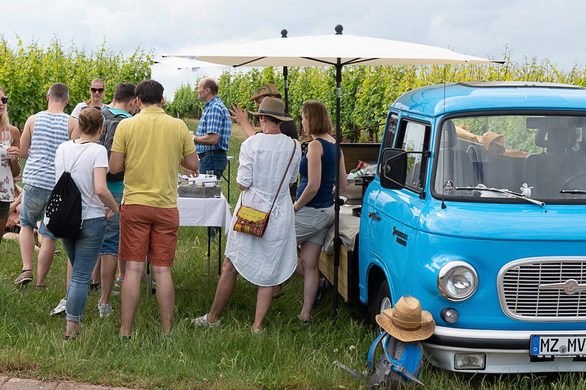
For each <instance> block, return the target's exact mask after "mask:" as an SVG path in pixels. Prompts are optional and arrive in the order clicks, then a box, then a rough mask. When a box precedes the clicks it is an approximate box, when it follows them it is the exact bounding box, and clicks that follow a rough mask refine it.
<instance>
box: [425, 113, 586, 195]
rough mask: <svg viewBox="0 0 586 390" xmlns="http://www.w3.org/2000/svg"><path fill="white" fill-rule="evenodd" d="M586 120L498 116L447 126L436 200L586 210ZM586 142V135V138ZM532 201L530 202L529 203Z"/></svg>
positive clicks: (455, 121) (437, 169)
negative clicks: (573, 205) (582, 206)
mask: <svg viewBox="0 0 586 390" xmlns="http://www.w3.org/2000/svg"><path fill="white" fill-rule="evenodd" d="M583 129H584V130H586V117H582V116H553V115H552V116H530V115H494V116H470V117H461V118H452V119H449V120H446V121H444V123H443V125H442V129H441V133H440V141H439V142H440V147H439V153H438V155H437V164H435V182H434V186H433V188H434V192H435V194H434V195H435V196H438V197H443V198H445V199H454V200H461V201H466V200H468V201H477V202H478V201H486V202H495V201H503V200H506V201H507V202H511V203H514V202H518V203H527V200H528V199H529V202H531V203H535V204H541V205H542V204H543V203H544V202H545V203H546V204H549V203H579V204H586V144H585V141H584V140H583V137H582V130H583ZM585 136H586V135H585ZM523 198H527V199H523Z"/></svg>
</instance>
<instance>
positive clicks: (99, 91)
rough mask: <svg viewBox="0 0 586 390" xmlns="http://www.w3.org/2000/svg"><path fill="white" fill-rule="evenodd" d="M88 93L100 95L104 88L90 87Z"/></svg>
mask: <svg viewBox="0 0 586 390" xmlns="http://www.w3.org/2000/svg"><path fill="white" fill-rule="evenodd" d="M90 91H92V93H96V92H98V93H102V92H104V88H94V87H92V88H90Z"/></svg>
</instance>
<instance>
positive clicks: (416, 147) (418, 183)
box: [395, 121, 430, 192]
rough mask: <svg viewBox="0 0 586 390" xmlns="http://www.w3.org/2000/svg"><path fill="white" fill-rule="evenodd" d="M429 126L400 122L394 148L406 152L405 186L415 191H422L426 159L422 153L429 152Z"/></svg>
mask: <svg viewBox="0 0 586 390" xmlns="http://www.w3.org/2000/svg"><path fill="white" fill-rule="evenodd" d="M429 129H430V127H429V126H426V125H425V124H423V123H419V122H412V121H402V122H401V126H400V129H399V133H398V136H397V137H396V142H395V147H396V148H399V149H403V150H406V151H407V152H418V153H409V154H408V155H407V181H406V183H405V184H406V186H407V187H408V188H411V189H414V190H416V191H418V192H419V191H422V190H423V187H424V185H425V173H426V172H425V169H426V166H427V157H426V154H425V153H423V152H427V151H428V150H429Z"/></svg>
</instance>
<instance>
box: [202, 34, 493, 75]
mask: <svg viewBox="0 0 586 390" xmlns="http://www.w3.org/2000/svg"><path fill="white" fill-rule="evenodd" d="M195 57H196V58H197V59H198V60H200V61H207V62H213V63H217V64H223V65H231V66H235V67H238V66H316V65H320V64H321V65H336V64H337V63H338V61H339V62H340V63H341V64H342V65H423V64H483V63H490V62H495V61H491V60H488V59H485V58H480V57H474V56H469V55H465V54H460V53H457V52H455V51H452V50H450V49H444V48H440V47H434V46H428V45H420V44H416V43H408V42H401V41H393V40H388V39H380V38H370V37H363V36H357V35H348V34H341V33H337V34H335V35H317V36H303V37H293V38H287V39H282V38H275V39H267V40H262V41H256V42H250V43H245V44H240V45H232V46H224V47H218V48H216V49H211V50H209V51H206V53H201V55H197V56H195Z"/></svg>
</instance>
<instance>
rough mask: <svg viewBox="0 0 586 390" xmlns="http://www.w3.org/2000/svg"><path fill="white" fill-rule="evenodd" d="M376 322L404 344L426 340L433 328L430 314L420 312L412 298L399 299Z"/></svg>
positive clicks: (377, 317)
mask: <svg viewBox="0 0 586 390" xmlns="http://www.w3.org/2000/svg"><path fill="white" fill-rule="evenodd" d="M376 322H377V324H379V325H380V326H381V328H383V329H384V330H386V331H387V333H388V334H390V335H391V336H393V337H394V338H396V339H399V340H401V341H403V342H406V343H407V342H410V341H419V340H425V339H427V338H428V337H429V336H431V335H432V334H433V330H434V328H435V322H434V321H433V316H432V315H431V313H430V312H428V311H425V310H421V303H419V300H418V299H417V298H413V297H401V299H399V301H398V302H397V304H396V305H395V307H394V308H391V309H386V310H383V311H382V313H381V314H378V315H377V316H376Z"/></svg>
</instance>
